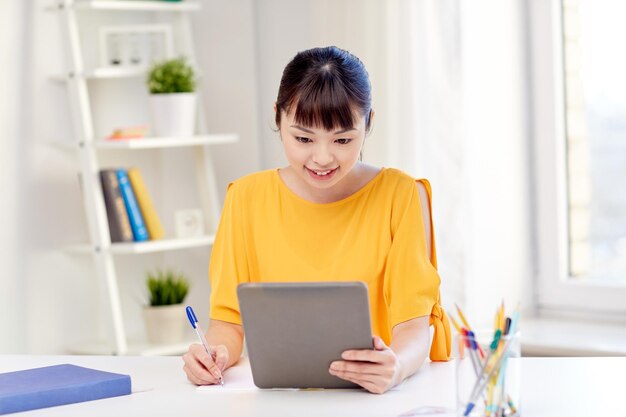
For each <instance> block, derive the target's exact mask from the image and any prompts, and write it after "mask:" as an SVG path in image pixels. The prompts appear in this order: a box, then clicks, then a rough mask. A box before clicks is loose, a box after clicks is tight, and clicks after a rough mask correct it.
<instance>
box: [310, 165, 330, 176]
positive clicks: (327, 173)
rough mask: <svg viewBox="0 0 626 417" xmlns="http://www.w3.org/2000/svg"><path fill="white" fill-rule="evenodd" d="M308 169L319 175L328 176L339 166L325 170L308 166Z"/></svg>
mask: <svg viewBox="0 0 626 417" xmlns="http://www.w3.org/2000/svg"><path fill="white" fill-rule="evenodd" d="M307 169H308V170H309V171H310V172H311V173H313V174H315V175H317V176H318V177H325V176H327V175H329V174H332V173H334V172H335V171H336V170H337V168H333V169H327V170H324V171H319V170H315V169H311V168H308V167H307Z"/></svg>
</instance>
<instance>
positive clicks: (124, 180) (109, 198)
mask: <svg viewBox="0 0 626 417" xmlns="http://www.w3.org/2000/svg"><path fill="white" fill-rule="evenodd" d="M100 180H101V182H102V192H103V193H104V203H105V205H106V210H107V217H108V220H109V230H110V232H111V242H144V241H146V240H157V239H162V238H163V236H164V235H165V233H164V232H163V226H162V225H161V221H160V220H159V216H158V215H157V213H156V210H155V209H154V205H153V204H152V199H151V198H150V194H148V189H147V188H146V185H145V183H144V181H143V178H142V176H141V174H140V172H139V169H137V168H130V169H128V170H126V169H104V170H102V171H100Z"/></svg>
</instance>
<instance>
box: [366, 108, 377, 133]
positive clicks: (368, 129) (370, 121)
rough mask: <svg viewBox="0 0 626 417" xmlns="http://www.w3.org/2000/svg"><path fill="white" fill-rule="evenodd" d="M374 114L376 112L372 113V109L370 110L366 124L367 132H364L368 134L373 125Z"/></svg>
mask: <svg viewBox="0 0 626 417" xmlns="http://www.w3.org/2000/svg"><path fill="white" fill-rule="evenodd" d="M375 114H376V112H375V111H374V109H370V117H369V123H368V124H367V132H366V133H368V134H369V133H370V132H371V131H372V125H373V123H374V115H375Z"/></svg>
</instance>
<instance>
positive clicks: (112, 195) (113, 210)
mask: <svg viewBox="0 0 626 417" xmlns="http://www.w3.org/2000/svg"><path fill="white" fill-rule="evenodd" d="M100 182H101V183H102V193H103V194H104V204H105V206H106V211H107V219H108V222H109V233H110V235H111V242H132V241H133V240H134V237H133V230H132V228H131V226H130V220H129V219H128V211H127V210H126V204H124V198H123V197H122V192H121V191H120V185H119V182H118V180H117V170H115V169H105V170H102V171H100Z"/></svg>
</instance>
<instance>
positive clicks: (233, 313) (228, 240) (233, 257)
mask: <svg viewBox="0 0 626 417" xmlns="http://www.w3.org/2000/svg"><path fill="white" fill-rule="evenodd" d="M233 185H234V184H233V183H231V184H229V186H228V189H227V191H226V198H225V201H224V207H223V209H222V215H221V218H220V223H219V226H218V228H217V234H216V236H215V242H214V244H213V250H212V251H211V260H210V264H209V281H210V283H211V302H210V317H211V319H215V320H221V321H226V322H229V323H235V324H241V315H240V313H239V302H238V299H237V285H238V284H239V283H241V282H248V281H249V269H248V262H247V258H246V251H245V245H244V233H243V226H242V225H243V221H244V220H243V218H242V215H243V213H242V211H241V205H240V204H237V200H238V199H237V195H236V187H234V186H233Z"/></svg>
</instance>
